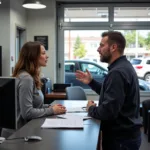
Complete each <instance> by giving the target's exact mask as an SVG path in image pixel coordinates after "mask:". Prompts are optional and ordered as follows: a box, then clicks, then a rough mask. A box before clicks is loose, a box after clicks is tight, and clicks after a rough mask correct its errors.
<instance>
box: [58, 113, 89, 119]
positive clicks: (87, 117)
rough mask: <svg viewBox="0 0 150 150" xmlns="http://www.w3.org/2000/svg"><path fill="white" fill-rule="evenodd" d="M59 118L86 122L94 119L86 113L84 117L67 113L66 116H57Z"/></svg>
mask: <svg viewBox="0 0 150 150" xmlns="http://www.w3.org/2000/svg"><path fill="white" fill-rule="evenodd" d="M57 117H60V118H65V119H74V120H75V119H76V120H78V119H81V120H85V119H90V118H92V117H90V116H87V113H85V114H84V115H83V116H81V115H78V114H72V113H66V114H62V115H57Z"/></svg>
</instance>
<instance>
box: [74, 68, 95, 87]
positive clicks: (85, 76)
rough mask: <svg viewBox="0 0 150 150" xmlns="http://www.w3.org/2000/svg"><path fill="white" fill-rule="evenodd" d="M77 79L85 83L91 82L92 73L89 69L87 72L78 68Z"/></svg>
mask: <svg viewBox="0 0 150 150" xmlns="http://www.w3.org/2000/svg"><path fill="white" fill-rule="evenodd" d="M76 79H77V80H79V81H81V82H83V83H84V84H89V83H90V82H91V81H92V75H91V73H90V72H89V71H88V70H86V72H82V71H80V70H77V71H76Z"/></svg>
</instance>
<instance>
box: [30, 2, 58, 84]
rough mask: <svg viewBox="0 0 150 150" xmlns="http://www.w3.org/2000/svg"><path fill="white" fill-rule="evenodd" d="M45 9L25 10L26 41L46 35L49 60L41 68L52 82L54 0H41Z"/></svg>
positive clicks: (53, 64)
mask: <svg viewBox="0 0 150 150" xmlns="http://www.w3.org/2000/svg"><path fill="white" fill-rule="evenodd" d="M43 2H44V3H45V4H46V6H47V7H46V9H43V10H28V12H27V41H33V40H34V36H36V35H41V36H42V35H43V36H45V35H47V36H48V51H47V54H48V56H49V61H48V64H47V67H46V68H43V69H42V72H43V73H44V75H45V77H49V78H50V79H51V80H52V82H55V80H56V78H55V77H56V27H57V25H56V5H55V0H45V1H44V0H43Z"/></svg>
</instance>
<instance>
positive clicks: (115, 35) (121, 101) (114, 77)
mask: <svg viewBox="0 0 150 150" xmlns="http://www.w3.org/2000/svg"><path fill="white" fill-rule="evenodd" d="M125 45H126V40H125V38H124V37H123V35H122V34H121V33H120V32H117V31H109V32H104V33H103V34H102V40H101V42H100V46H99V48H98V50H97V51H98V53H99V54H100V60H101V62H107V63H108V64H109V66H108V70H109V73H108V75H107V76H106V78H105V80H104V82H103V84H100V83H98V82H97V81H95V80H94V79H93V78H92V76H91V74H90V72H89V71H88V70H87V71H86V72H81V71H79V70H78V71H77V72H76V77H77V79H78V80H80V81H81V82H83V83H85V84H88V85H89V86H90V87H91V88H92V89H93V90H94V91H96V92H97V93H98V94H99V95H100V98H99V105H98V106H96V104H95V103H94V101H88V104H87V111H88V113H89V115H90V116H91V117H93V118H96V119H99V120H101V126H100V128H101V131H102V148H103V150H139V147H140V145H141V133H140V127H141V121H140V117H139V103H140V96H139V84H138V78H137V75H136V73H135V71H134V68H133V67H132V65H131V64H130V62H129V61H128V60H127V59H126V57H125V56H123V53H124V48H125Z"/></svg>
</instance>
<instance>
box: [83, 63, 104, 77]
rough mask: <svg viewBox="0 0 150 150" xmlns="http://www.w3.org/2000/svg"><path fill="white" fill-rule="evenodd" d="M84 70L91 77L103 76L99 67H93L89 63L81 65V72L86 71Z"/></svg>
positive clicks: (102, 70)
mask: <svg viewBox="0 0 150 150" xmlns="http://www.w3.org/2000/svg"><path fill="white" fill-rule="evenodd" d="M86 69H87V70H88V71H89V72H90V73H91V74H92V75H100V74H103V72H104V69H102V68H100V67H99V66H96V65H93V64H91V63H81V70H82V71H83V72H85V71H86Z"/></svg>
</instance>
